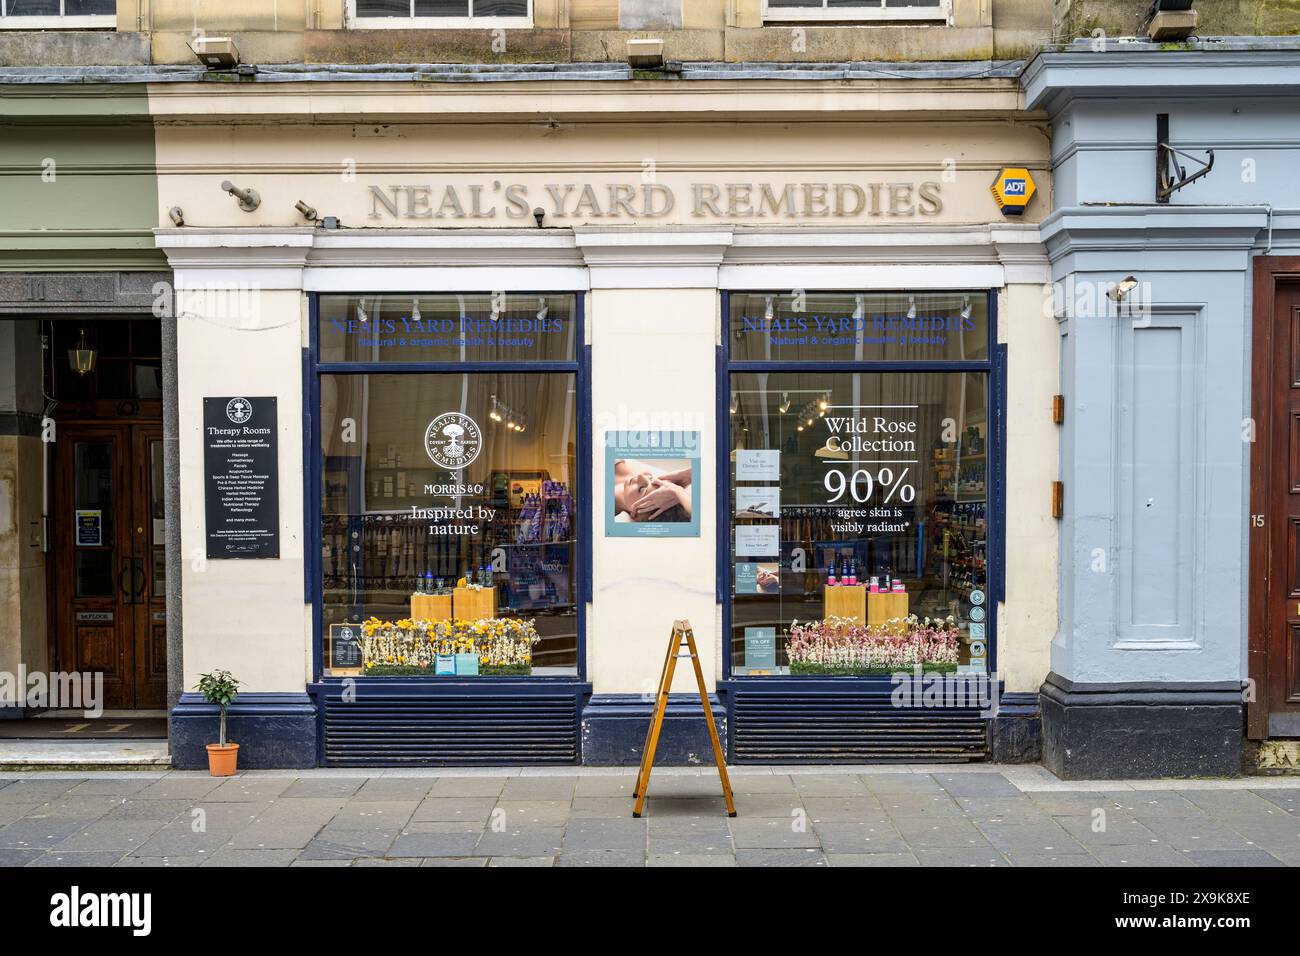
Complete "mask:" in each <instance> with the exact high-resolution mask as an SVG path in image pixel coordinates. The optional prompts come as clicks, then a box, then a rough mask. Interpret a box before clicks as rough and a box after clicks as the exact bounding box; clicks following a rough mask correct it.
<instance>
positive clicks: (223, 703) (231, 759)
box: [199, 671, 239, 777]
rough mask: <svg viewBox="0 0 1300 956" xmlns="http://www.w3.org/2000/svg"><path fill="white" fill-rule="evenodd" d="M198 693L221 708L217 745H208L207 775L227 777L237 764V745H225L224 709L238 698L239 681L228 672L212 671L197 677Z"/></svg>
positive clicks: (231, 773) (232, 772)
mask: <svg viewBox="0 0 1300 956" xmlns="http://www.w3.org/2000/svg"><path fill="white" fill-rule="evenodd" d="M199 693H200V694H202V695H203V699H204V700H206V701H207V702H208V703H209V704H216V705H217V706H218V707H220V708H221V726H220V731H219V735H218V738H217V743H215V744H208V773H210V774H212V776H214V777H229V776H232V775H233V774H234V772H235V765H236V764H237V763H238V762H239V744H228V743H226V709H227V708H228V707H229V706H230V703H231V701H233V700H234V699H235V698H236V697H238V696H239V681H237V680H235V678H234V676H233V675H232V674H231V673H230V671H213V672H212V673H211V674H200V675H199Z"/></svg>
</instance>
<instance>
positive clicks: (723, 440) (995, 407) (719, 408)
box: [715, 286, 1006, 687]
mask: <svg viewBox="0 0 1300 956" xmlns="http://www.w3.org/2000/svg"><path fill="white" fill-rule="evenodd" d="M807 291H808V293H809V294H810V295H822V294H824V295H837V294H838V295H855V294H859V293H862V294H867V295H890V294H895V295H921V294H925V293H949V292H963V293H969V294H970V296H971V297H972V298H974V297H975V296H976V295H984V296H986V301H987V303H988V312H987V314H988V330H987V331H988V348H987V351H986V354H985V357H984V358H983V359H932V360H919V361H918V360H884V361H863V362H855V361H851V360H839V361H836V360H827V361H817V360H797V361H780V360H777V361H762V360H754V361H750V360H733V359H732V357H731V296H732V295H749V296H761V295H765V294H767V295H772V294H776V295H785V294H788V290H779V289H756V288H755V289H751V288H736V289H724V290H722V291H721V300H722V308H721V311H720V319H719V322H720V328H719V339H718V341H719V343H720V344H719V345H718V348H717V367H718V374H717V395H716V408H715V415H716V418H717V421H718V442H717V449H716V451H717V458H716V460H715V469H716V470H715V474H716V476H717V486H716V494H717V499H716V500H717V502H718V505H717V519H718V520H717V542H716V550H717V594H716V598H717V602H718V604H719V605H720V606H721V610H722V615H721V617H722V677H721V680H722V681H725V682H732V681H754V682H759V683H756V684H754V685H753V686H774V687H775V686H777V684H776V683H775V682H785V681H803V682H814V681H822V682H825V681H828V680H832V681H836V682H839V681H846V682H847V681H859V682H861V681H866V682H874V683H876V684H881V685H883V686H889V684H890V682H891V678H890V677H889V676H887V675H884V676H882V675H862V676H855V677H825V676H821V675H804V674H765V675H752V676H751V675H749V674H736V673H733V671H732V658H733V657H734V656H735V642H736V635H735V632H734V631H735V629H734V627H733V624H732V617H733V615H732V604H733V601H734V598H735V595H734V594H733V592H732V587H733V580H732V572H733V564H734V555H733V554H732V546H731V527H732V522H733V518H734V515H733V513H732V504H731V484H732V482H731V440H732V437H731V415H730V403H731V377H732V375H733V374H735V373H746V372H747V373H751V374H753V373H762V372H795V373H799V372H805V373H806V372H819V371H826V372H832V373H867V374H871V373H882V372H883V373H898V372H957V373H970V372H980V373H984V374H985V375H986V376H987V382H988V385H987V388H988V399H987V401H988V426H989V427H988V442H989V453H988V473H987V478H986V481H987V492H986V494H987V506H986V507H987V515H988V530H987V532H986V537H985V542H986V543H985V554H986V575H985V578H986V580H985V588H986V592H987V595H988V603H987V607H988V618H987V634H988V638H987V645H988V656H987V665H986V670H987V675H988V676H989V677H990V678H993V677H995V676H996V675H997V673H998V671H997V665H998V645H999V643H1000V641H999V633H998V604H999V602H1001V601H1003V600H1005V596H1006V591H1005V571H1006V554H1005V550H1004V543H1005V537H1004V529H1005V526H1006V494H1005V481H1006V431H1005V429H1006V352H1005V349H1006V346H1005V345H1000V344H999V343H998V331H997V317H998V312H997V305H998V295H997V290H996V289H978V288H973V289H969V290H966V289H930V288H914V289H876V288H868V289H848V290H846V289H842V288H838V287H836V288H825V289H823V288H816V287H811V286H810V287H807ZM778 637H779V634H778ZM763 682H766V683H763Z"/></svg>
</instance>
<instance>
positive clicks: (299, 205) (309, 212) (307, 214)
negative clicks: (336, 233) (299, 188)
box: [293, 199, 320, 222]
mask: <svg viewBox="0 0 1300 956" xmlns="http://www.w3.org/2000/svg"><path fill="white" fill-rule="evenodd" d="M293 208H294V209H297V210H298V211H299V212H300V213H302V218H304V219H306V220H307V221H308V222H315V221H316V220H317V219H319V218H320V217H319V216H317V215H316V209H315V207H314V206H309V205H307V204H306V203H305V202H303V201H302V200H301V199H299V200H298V201H297V202H296V203H294V204H293Z"/></svg>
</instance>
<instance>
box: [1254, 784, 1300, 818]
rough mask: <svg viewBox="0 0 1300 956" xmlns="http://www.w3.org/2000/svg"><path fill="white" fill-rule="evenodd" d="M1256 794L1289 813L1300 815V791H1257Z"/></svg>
mask: <svg viewBox="0 0 1300 956" xmlns="http://www.w3.org/2000/svg"><path fill="white" fill-rule="evenodd" d="M1255 793H1256V794H1257V795H1258V796H1260V797H1261V798H1263V799H1264V800H1267V801H1268V802H1269V803H1272V804H1274V805H1276V806H1279V807H1281V808H1282V809H1283V810H1285V811H1286V812H1287V813H1290V814H1292V815H1298V814H1300V790H1257V791H1255Z"/></svg>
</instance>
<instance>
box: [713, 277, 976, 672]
mask: <svg viewBox="0 0 1300 956" xmlns="http://www.w3.org/2000/svg"><path fill="white" fill-rule="evenodd" d="M729 318H730V328H731V336H730V338H729V341H728V344H729V348H730V353H731V356H730V360H731V371H730V372H729V375H728V387H729V390H730V414H729V416H728V418H729V431H730V436H731V451H730V470H731V474H730V517H731V529H730V537H731V542H730V544H731V546H730V556H731V561H732V566H731V568H730V575H731V584H732V587H731V641H732V652H731V667H732V672H733V673H735V674H737V675H742V676H743V675H751V676H752V675H759V674H792V675H830V676H836V675H843V676H865V675H884V674H891V673H895V672H898V671H908V670H911V669H912V668H914V667H916V666H920V667H922V668H923V669H924V670H926V671H927V672H930V671H935V672H973V673H982V672H984V671H985V669H986V658H987V656H986V653H985V643H984V627H985V614H986V609H985V606H984V600H985V598H984V594H985V592H986V591H987V561H986V547H987V540H988V488H989V480H988V475H989V462H990V455H989V436H990V434H991V432H990V416H989V372H988V370H987V357H988V338H989V327H988V316H987V298H986V296H985V295H984V294H983V293H971V294H964V293H956V294H952V293H942V294H940V293H934V294H925V295H922V294H916V295H910V294H901V295H900V294H881V293H862V294H852V293H849V294H838V293H837V294H803V293H794V294H779V293H774V294H768V295H764V294H746V295H733V296H731V297H730V317H729ZM940 360H941V361H942V362H943V363H944V366H943V368H942V369H938V368H934V367H932V366H931V367H927V362H934V361H940ZM954 360H955V361H956V363H958V364H955V365H954ZM963 362H969V365H965V364H961V363H963ZM778 363H780V364H778Z"/></svg>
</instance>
